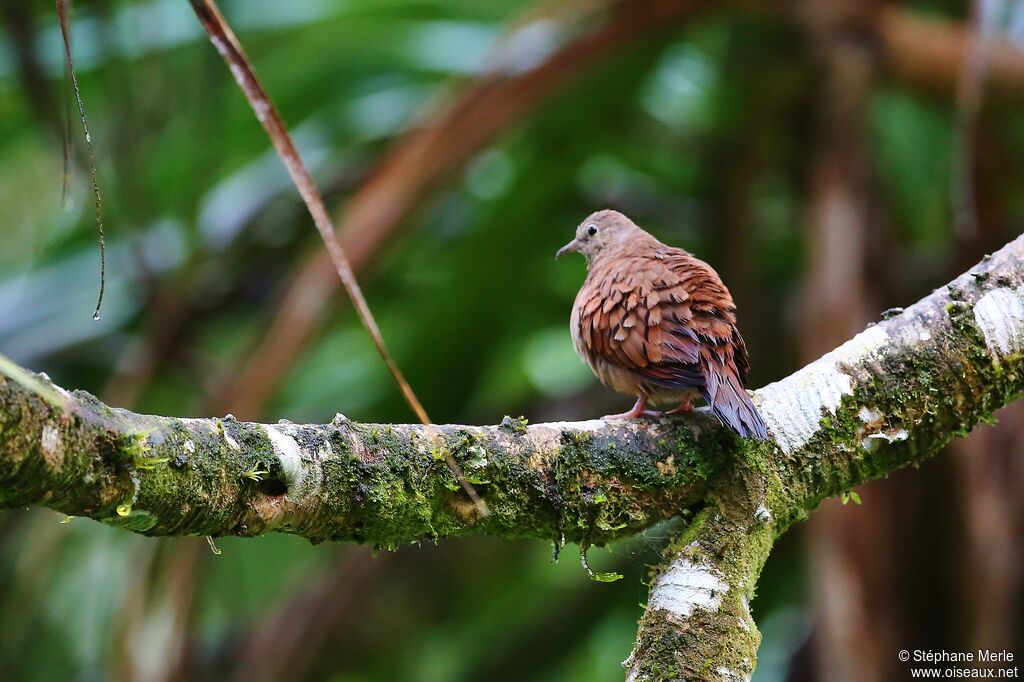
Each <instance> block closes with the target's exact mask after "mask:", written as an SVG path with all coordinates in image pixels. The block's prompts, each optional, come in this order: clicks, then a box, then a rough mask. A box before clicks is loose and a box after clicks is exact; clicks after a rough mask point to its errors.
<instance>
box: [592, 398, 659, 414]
mask: <svg viewBox="0 0 1024 682" xmlns="http://www.w3.org/2000/svg"><path fill="white" fill-rule="evenodd" d="M646 406H647V398H645V397H643V396H642V395H641V396H637V399H636V403H635V404H634V405H633V409H631V410H630V411H629V412H621V413H619V414H606V415H605V416H603V417H601V419H638V418H640V417H643V416H648V417H660V416H661V412H658V411H656V410H645V409H644V407H646Z"/></svg>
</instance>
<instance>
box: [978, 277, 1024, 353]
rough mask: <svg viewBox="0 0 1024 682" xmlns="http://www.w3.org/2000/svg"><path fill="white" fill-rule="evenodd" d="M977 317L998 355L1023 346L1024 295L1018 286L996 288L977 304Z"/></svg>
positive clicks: (990, 344) (991, 349)
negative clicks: (1023, 295)
mask: <svg viewBox="0 0 1024 682" xmlns="http://www.w3.org/2000/svg"><path fill="white" fill-rule="evenodd" d="M974 321H975V322H976V323H977V325H978V328H979V329H981V333H982V334H983V335H984V336H985V345H986V346H988V349H989V350H990V351H992V354H993V355H995V356H996V357H999V356H1000V355H1007V354H1009V353H1016V352H1020V351H1021V350H1024V298H1022V295H1021V291H1020V290H1019V289H1008V288H1005V287H1003V288H1000V289H993V290H992V291H990V292H988V293H987V294H985V295H984V296H982V297H981V298H980V299H979V300H978V302H977V303H976V304H975V305H974Z"/></svg>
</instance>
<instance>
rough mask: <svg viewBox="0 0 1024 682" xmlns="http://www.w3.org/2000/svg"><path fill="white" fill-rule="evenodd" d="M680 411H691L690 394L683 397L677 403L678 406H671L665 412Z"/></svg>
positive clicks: (677, 412)
mask: <svg viewBox="0 0 1024 682" xmlns="http://www.w3.org/2000/svg"><path fill="white" fill-rule="evenodd" d="M680 412H693V403H692V402H690V396H686V397H685V398H683V400H682V402H680V403H679V407H673V408H672V409H671V410H669V411H667V412H666V413H665V414H679V413H680Z"/></svg>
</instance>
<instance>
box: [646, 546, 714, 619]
mask: <svg viewBox="0 0 1024 682" xmlns="http://www.w3.org/2000/svg"><path fill="white" fill-rule="evenodd" d="M728 591H729V585H728V584H727V583H726V582H725V581H724V580H722V578H721V576H720V575H719V573H718V571H716V570H715V569H714V568H712V567H711V566H704V565H701V564H696V563H693V562H692V561H690V560H689V559H687V558H685V557H680V558H678V559H676V560H675V561H673V562H672V565H671V566H669V568H668V570H667V571H665V572H664V573H663V574H661V576H660V577H659V578H658V580H657V581H656V582H655V583H654V587H652V588H651V596H650V599H649V600H648V602H647V608H649V609H664V610H666V611H668V612H669V613H671V614H672V615H674V616H678V617H679V618H686V617H688V616H689V615H690V614H691V613H693V611H694V609H698V608H700V609H706V610H708V611H716V610H717V609H718V607H719V606H720V605H721V603H722V596H723V595H725V593H726V592H728Z"/></svg>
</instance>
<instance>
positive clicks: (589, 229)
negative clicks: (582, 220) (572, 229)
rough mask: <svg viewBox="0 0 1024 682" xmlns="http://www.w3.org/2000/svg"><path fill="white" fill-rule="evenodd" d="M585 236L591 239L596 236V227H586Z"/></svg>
mask: <svg viewBox="0 0 1024 682" xmlns="http://www.w3.org/2000/svg"><path fill="white" fill-rule="evenodd" d="M587 234H588V235H590V236H591V237H593V236H594V235H595V234H597V225H587Z"/></svg>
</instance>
